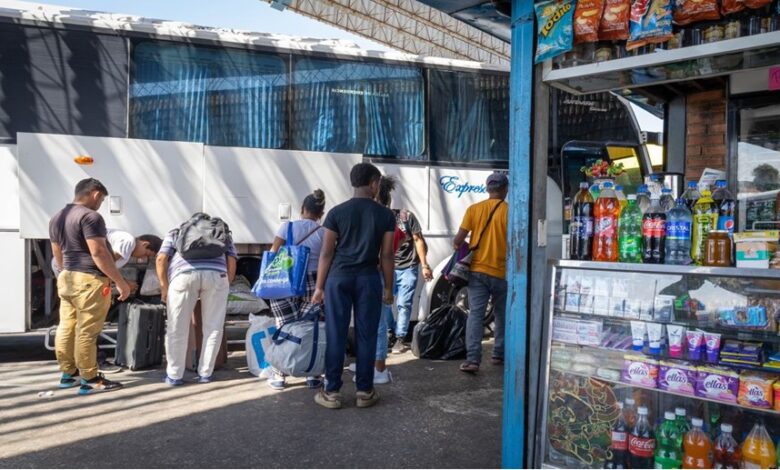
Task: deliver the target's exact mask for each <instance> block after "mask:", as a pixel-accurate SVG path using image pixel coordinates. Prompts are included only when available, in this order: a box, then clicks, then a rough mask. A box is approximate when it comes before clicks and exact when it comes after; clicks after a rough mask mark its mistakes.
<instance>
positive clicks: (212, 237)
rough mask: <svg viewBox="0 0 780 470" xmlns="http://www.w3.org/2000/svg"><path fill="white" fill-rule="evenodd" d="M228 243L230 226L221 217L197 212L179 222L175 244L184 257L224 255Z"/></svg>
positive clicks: (203, 257) (195, 257) (201, 257)
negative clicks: (188, 218) (186, 219)
mask: <svg viewBox="0 0 780 470" xmlns="http://www.w3.org/2000/svg"><path fill="white" fill-rule="evenodd" d="M230 243H231V237H230V228H229V227H228V225H227V224H226V223H225V222H224V221H223V220H222V219H219V218H217V217H213V218H212V217H211V216H210V215H208V214H205V213H203V212H197V213H195V214H193V216H192V217H190V220H188V221H186V222H184V223H183V224H181V227H179V237H178V238H177V239H176V244H175V245H176V251H178V252H179V254H180V255H181V257H182V258H184V259H207V258H216V257H218V256H224V255H225V253H227V250H228V246H230Z"/></svg>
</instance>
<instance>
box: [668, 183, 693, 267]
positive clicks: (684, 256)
mask: <svg viewBox="0 0 780 470" xmlns="http://www.w3.org/2000/svg"><path fill="white" fill-rule="evenodd" d="M692 223H693V216H692V215H691V211H689V210H688V207H687V206H686V205H685V199H683V198H682V197H681V198H678V199H677V205H675V206H674V207H673V208H672V210H670V211H669V212H667V213H666V247H665V250H664V251H665V253H664V255H665V259H664V262H665V263H666V264H691V224H692Z"/></svg>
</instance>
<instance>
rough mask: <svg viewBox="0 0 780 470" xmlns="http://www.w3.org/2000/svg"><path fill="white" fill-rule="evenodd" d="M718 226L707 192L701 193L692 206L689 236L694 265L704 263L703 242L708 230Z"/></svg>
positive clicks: (716, 213)
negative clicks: (691, 222) (691, 227)
mask: <svg viewBox="0 0 780 470" xmlns="http://www.w3.org/2000/svg"><path fill="white" fill-rule="evenodd" d="M717 224H718V210H717V208H716V207H715V202H714V201H713V200H712V197H711V194H710V192H709V191H708V190H706V189H705V190H704V191H702V192H701V197H700V198H699V200H698V201H697V202H696V205H695V206H693V229H692V231H691V232H692V235H691V258H692V259H693V262H694V263H695V264H698V265H701V264H702V263H703V262H704V242H705V241H706V240H707V234H709V233H710V230H715V227H717Z"/></svg>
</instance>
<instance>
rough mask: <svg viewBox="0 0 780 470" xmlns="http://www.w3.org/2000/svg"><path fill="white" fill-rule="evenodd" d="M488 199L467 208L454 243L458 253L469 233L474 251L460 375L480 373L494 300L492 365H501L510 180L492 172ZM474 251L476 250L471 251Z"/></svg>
mask: <svg viewBox="0 0 780 470" xmlns="http://www.w3.org/2000/svg"><path fill="white" fill-rule="evenodd" d="M485 186H486V187H487V192H488V196H489V197H488V199H486V200H484V201H482V202H478V203H476V204H473V205H472V206H470V207H469V208H468V209H466V214H465V215H464V216H463V222H461V224H460V230H458V234H457V235H456V236H455V239H454V240H453V243H452V244H453V246H454V247H455V249H456V250H457V249H458V247H460V245H461V244H463V242H464V241H465V240H466V237H467V236H468V235H469V233H471V240H470V242H469V245H470V247H471V249H472V250H473V254H472V259H471V274H470V275H469V285H468V294H469V317H468V321H467V323H466V348H467V350H468V353H467V355H466V362H464V363H463V364H461V365H460V370H461V371H463V372H469V373H475V372H477V371H479V364H480V362H481V360H482V336H483V332H484V327H483V325H482V323H483V321H484V318H485V311H486V310H487V304H488V300H489V299H490V298H491V297H492V298H493V315H494V317H495V322H496V326H495V344H494V345H493V354H492V358H491V360H490V361H491V363H493V365H503V364H504V312H505V309H506V292H507V283H506V232H507V216H508V212H509V208H508V204H506V203H505V202H504V199H505V198H506V195H507V193H508V191H509V179H508V178H507V176H506V175H505V174H503V173H492V174H491V175H490V176H488V178H487V181H486V182H485ZM474 248H476V249H474Z"/></svg>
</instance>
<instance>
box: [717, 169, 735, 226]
mask: <svg viewBox="0 0 780 470" xmlns="http://www.w3.org/2000/svg"><path fill="white" fill-rule="evenodd" d="M712 200H713V201H715V207H716V208H717V210H718V230H725V231H727V232H728V233H729V235H731V234H732V233H734V215H735V212H736V210H737V201H735V200H734V196H732V195H731V192H729V189H728V184H727V183H726V181H725V180H718V181H716V182H715V191H713V193H712Z"/></svg>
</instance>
